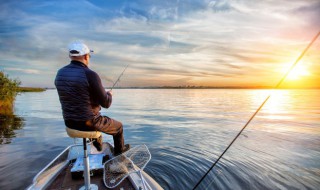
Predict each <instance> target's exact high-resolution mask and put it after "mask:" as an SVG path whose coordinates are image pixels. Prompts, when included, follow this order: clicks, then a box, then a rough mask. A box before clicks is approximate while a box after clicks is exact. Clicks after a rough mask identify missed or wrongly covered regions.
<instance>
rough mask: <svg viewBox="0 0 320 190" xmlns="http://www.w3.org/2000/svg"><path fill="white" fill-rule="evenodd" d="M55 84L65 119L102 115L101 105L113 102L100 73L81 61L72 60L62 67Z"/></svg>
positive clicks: (79, 119)
mask: <svg viewBox="0 0 320 190" xmlns="http://www.w3.org/2000/svg"><path fill="white" fill-rule="evenodd" d="M55 85H56V88H57V91H58V94H59V99H60V103H61V106H62V112H63V118H64V120H65V121H66V120H68V121H83V122H85V121H88V120H92V119H94V118H95V117H98V116H100V112H99V111H100V110H101V106H102V107H104V108H109V107H110V105H111V102H112V96H111V94H110V93H108V92H106V91H105V89H104V88H103V86H102V83H101V79H100V77H99V76H98V74H97V73H95V72H94V71H92V70H90V69H89V68H88V67H87V66H86V65H85V64H84V63H81V62H79V61H71V63H70V64H69V65H67V66H65V67H63V68H61V69H60V70H59V71H58V73H57V76H56V79H55ZM72 128H74V127H72Z"/></svg>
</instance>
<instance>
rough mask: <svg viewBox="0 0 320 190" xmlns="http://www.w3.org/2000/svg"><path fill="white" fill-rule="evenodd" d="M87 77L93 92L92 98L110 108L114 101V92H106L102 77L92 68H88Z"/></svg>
mask: <svg viewBox="0 0 320 190" xmlns="http://www.w3.org/2000/svg"><path fill="white" fill-rule="evenodd" d="M86 75H87V79H88V82H89V85H90V91H91V93H92V96H93V97H92V98H93V100H94V101H95V103H98V104H99V105H101V106H102V107H104V108H109V107H110V106H111V103H112V94H111V92H109V91H108V92H106V91H105V89H104V87H103V86H102V82H101V79H100V77H99V75H98V74H97V73H95V72H94V71H92V70H87V72H86Z"/></svg>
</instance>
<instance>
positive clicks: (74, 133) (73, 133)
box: [66, 127, 101, 139]
mask: <svg viewBox="0 0 320 190" xmlns="http://www.w3.org/2000/svg"><path fill="white" fill-rule="evenodd" d="M66 131H67V134H68V135H69V137H71V138H90V139H96V138H98V137H100V135H101V132H99V131H79V130H75V129H71V128H69V127H66Z"/></svg>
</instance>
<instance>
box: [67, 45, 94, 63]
mask: <svg viewBox="0 0 320 190" xmlns="http://www.w3.org/2000/svg"><path fill="white" fill-rule="evenodd" d="M90 53H93V51H92V50H90V49H89V48H88V46H87V45H86V44H84V43H81V42H73V43H71V44H70V45H69V57H70V59H71V60H75V61H80V62H83V63H84V64H86V65H89V59H90Z"/></svg>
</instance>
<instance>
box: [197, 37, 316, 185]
mask: <svg viewBox="0 0 320 190" xmlns="http://www.w3.org/2000/svg"><path fill="white" fill-rule="evenodd" d="M319 35H320V32H319V33H318V34H317V35H316V36H315V37H314V38H313V39H312V41H311V42H310V43H309V45H308V46H307V47H306V48H305V50H304V51H303V52H302V53H301V55H300V56H299V57H298V59H297V60H296V61H295V62H294V64H292V65H291V67H290V68H289V70H288V71H287V72H286V74H285V75H284V76H283V77H282V79H281V80H280V81H279V82H278V84H277V85H276V86H275V87H274V88H273V89H277V88H279V86H280V85H281V84H282V82H283V81H284V79H285V78H286V77H287V76H288V74H289V73H290V72H291V71H292V69H293V68H294V67H295V66H296V65H297V64H298V62H299V61H300V59H301V58H302V57H303V56H304V54H305V53H306V52H307V51H308V49H309V48H310V47H311V46H312V44H313V43H314V42H315V41H316V39H317V38H318V37H319ZM270 96H271V94H269V96H268V97H267V98H266V99H265V100H264V101H263V102H262V104H261V105H260V106H259V108H258V109H257V110H256V111H255V112H254V114H253V115H252V116H251V117H250V119H249V120H248V122H247V123H246V124H245V125H244V126H243V127H242V129H241V130H240V131H239V133H238V134H237V135H236V136H235V138H234V139H233V140H232V141H231V143H230V144H229V145H228V147H227V148H226V149H225V150H224V151H223V153H222V154H221V155H220V156H219V158H218V159H217V160H216V161H215V162H214V163H213V164H212V166H211V167H210V168H209V170H208V171H207V172H206V173H205V174H204V176H202V178H201V179H200V180H199V181H198V183H197V184H196V185H195V186H194V188H193V190H195V189H196V188H197V187H198V186H199V184H200V183H201V182H202V181H203V179H204V178H205V177H206V176H207V175H208V174H209V172H210V171H211V170H212V168H213V167H214V166H215V165H216V164H217V163H218V162H219V160H220V159H221V158H222V156H223V155H224V154H225V153H226V152H227V150H228V149H229V148H230V147H231V145H232V144H233V143H234V142H235V141H236V140H237V138H238V137H239V136H240V135H241V133H242V131H243V130H244V129H245V128H246V127H247V126H248V125H249V123H250V122H251V120H252V119H253V118H254V117H255V116H256V115H257V113H258V112H259V111H260V110H261V108H262V107H263V106H264V104H265V103H266V102H267V101H268V99H269V98H270Z"/></svg>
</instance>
